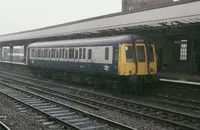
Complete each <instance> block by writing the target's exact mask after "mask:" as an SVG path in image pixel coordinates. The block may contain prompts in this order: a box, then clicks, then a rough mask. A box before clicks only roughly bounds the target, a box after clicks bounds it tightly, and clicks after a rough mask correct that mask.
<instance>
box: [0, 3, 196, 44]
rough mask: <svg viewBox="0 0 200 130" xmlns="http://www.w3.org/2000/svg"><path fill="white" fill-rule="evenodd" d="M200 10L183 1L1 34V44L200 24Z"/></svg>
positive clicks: (194, 5) (193, 4) (192, 4)
mask: <svg viewBox="0 0 200 130" xmlns="http://www.w3.org/2000/svg"><path fill="white" fill-rule="evenodd" d="M199 7H200V1H199V0H182V1H179V2H174V3H169V4H167V5H162V6H159V7H158V6H157V7H156V8H155V7H154V8H147V9H143V10H137V11H132V12H128V13H115V14H110V15H105V16H99V17H94V18H89V19H84V20H80V21H75V22H70V23H66V24H60V25H56V26H50V27H46V28H40V29H35V30H30V31H24V32H18V33H12V34H7V35H1V36H0V44H2V45H3V44H5V43H6V42H12V44H15V41H20V40H28V39H38V38H49V37H55V36H69V35H73V34H85V33H93V34H95V33H96V34H98V33H103V32H106V31H110V30H118V31H123V30H126V29H130V28H131V29H133V30H134V29H137V30H138V29H144V28H167V27H169V26H178V25H180V24H181V25H187V24H194V23H199V22H200V8H199Z"/></svg>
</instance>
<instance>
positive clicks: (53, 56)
mask: <svg viewBox="0 0 200 130" xmlns="http://www.w3.org/2000/svg"><path fill="white" fill-rule="evenodd" d="M55 55H56V49H51V58H55Z"/></svg>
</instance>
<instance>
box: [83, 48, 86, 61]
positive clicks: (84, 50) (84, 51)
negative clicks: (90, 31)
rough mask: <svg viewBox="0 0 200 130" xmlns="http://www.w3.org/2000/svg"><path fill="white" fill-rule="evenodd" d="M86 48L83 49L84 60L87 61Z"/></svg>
mask: <svg viewBox="0 0 200 130" xmlns="http://www.w3.org/2000/svg"><path fill="white" fill-rule="evenodd" d="M85 53H86V48H83V59H85Z"/></svg>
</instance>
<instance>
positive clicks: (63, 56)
mask: <svg viewBox="0 0 200 130" xmlns="http://www.w3.org/2000/svg"><path fill="white" fill-rule="evenodd" d="M64 51H65V49H62V57H61V58H65V53H64Z"/></svg>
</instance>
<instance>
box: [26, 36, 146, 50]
mask: <svg viewBox="0 0 200 130" xmlns="http://www.w3.org/2000/svg"><path fill="white" fill-rule="evenodd" d="M131 37H132V38H133V39H137V38H138V39H139V38H144V37H141V36H138V35H119V36H109V37H98V38H87V39H74V40H61V41H48V42H36V43H32V44H30V45H29V46H28V48H46V47H58V46H59V47H62V46H63V47H66V46H87V45H102V44H119V43H121V42H132V40H131Z"/></svg>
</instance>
